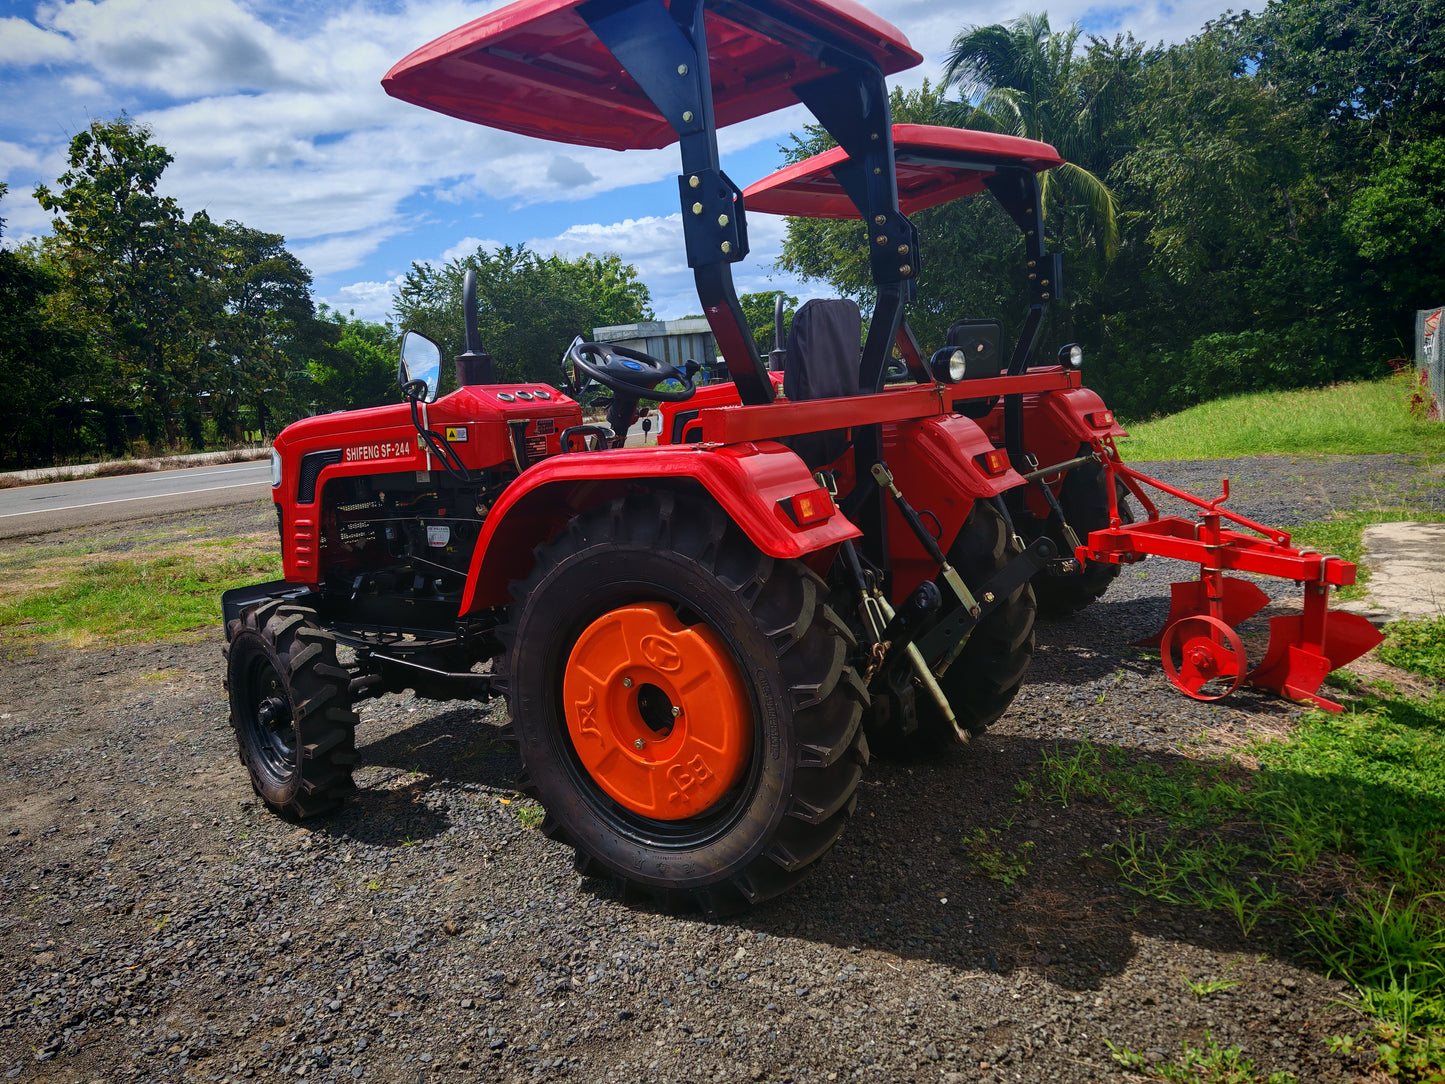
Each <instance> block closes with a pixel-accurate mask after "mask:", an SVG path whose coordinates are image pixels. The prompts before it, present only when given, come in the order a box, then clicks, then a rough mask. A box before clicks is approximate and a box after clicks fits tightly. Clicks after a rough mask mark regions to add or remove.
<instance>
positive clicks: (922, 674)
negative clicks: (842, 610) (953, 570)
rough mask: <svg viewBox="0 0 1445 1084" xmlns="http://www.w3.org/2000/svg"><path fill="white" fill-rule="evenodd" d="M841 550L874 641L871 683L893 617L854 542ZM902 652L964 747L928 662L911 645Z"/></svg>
mask: <svg viewBox="0 0 1445 1084" xmlns="http://www.w3.org/2000/svg"><path fill="white" fill-rule="evenodd" d="M840 549H841V550H842V553H843V561H844V563H845V564H846V565H847V566H848V572H849V575H851V576H852V577H853V581H854V585H855V586H856V587H857V589H858V597H859V604H858V612H859V614H860V615H861V616H862V618H863V622H864V624H865V625H866V626H867V629H868V635H869V636H870V637H871V639H872V640H873V647H874V652H875V656H874V657H875V660H876V662H875V665H874V667H872V668H870V671H869V675H868V676H869V679H870V680H871V679H872V676H873V672H874V671H876V669H877V664H878V663H881V662H882V660H883V656H885V655H886V653H887V650H888V644H887V643H886V641H884V640H883V632H884V630H885V629H886V628H887V627H888V623H889V622H890V621H892V620H893V618H894V617H895V616H896V614H895V613H894V610H893V607H892V606H890V605H889V604H888V600H887V599H886V598H884V597H883V592H882V591H880V590H878V585H877V584H876V583H874V582H873V580H872V577H870V576H869V575H867V574H866V573H865V572H864V571H863V564H862V562H861V561H859V559H858V548H857V547H856V546H855V545H853V540H852V539H848V540H846V541H844V542H843V544H842V546H841V547H840ZM880 649H881V650H880ZM905 650H906V652H907V654H908V662H909V665H910V666H912V668H913V676H914V677H915V678H917V679H918V683H919V684H920V685H922V686H923V687H924V689H926V690H927V691H928V695H929V696H931V697H932V698H933V702H934V704H936V705H937V706H938V710H939V712H940V713H941V714H942V715H943V717H944V718H945V719H947V720H948V725H949V726H951V727H953V732H954V733H955V734H957V735H958V740H959V741H961V742H963V743H965V744H967V742H968V739H969V733H968V731H967V730H966V729H965V728H963V727H962V726H960V725H959V723H958V717H957V716H956V715H954V714H953V707H952V705H950V704H949V702H948V697H947V695H945V694H944V691H943V687H942V686H941V685H939V684H938V679H937V678H935V677H934V676H933V671H931V670H930V669H929V668H928V661H927V660H926V659H925V658H924V657H923V652H921V651H919V650H918V645H917V644H915V643H913V642H911V641H910V642H909V644H908V646H907V648H906V649H905Z"/></svg>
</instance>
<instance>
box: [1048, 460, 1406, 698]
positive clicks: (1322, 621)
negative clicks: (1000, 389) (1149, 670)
mask: <svg viewBox="0 0 1445 1084" xmlns="http://www.w3.org/2000/svg"><path fill="white" fill-rule="evenodd" d="M1098 447H1099V459H1100V461H1101V462H1102V463H1103V465H1104V469H1105V471H1106V474H1107V477H1108V485H1107V492H1108V496H1109V526H1108V527H1107V528H1105V529H1103V530H1098V531H1092V532H1090V534H1089V537H1088V539H1087V540H1086V541H1084V542H1083V543H1082V544H1081V545H1080V546H1079V548H1078V550H1077V552H1076V556H1077V557H1078V559H1079V560H1080V561H1083V560H1085V559H1087V560H1093V561H1109V562H1113V563H1116V564H1125V563H1132V562H1135V561H1139V560H1141V559H1142V558H1144V557H1145V556H1154V557H1167V558H1171V559H1174V560H1178V561H1187V562H1191V563H1194V564H1198V565H1199V578H1198V579H1197V580H1187V581H1183V582H1179V583H1175V584H1173V585H1172V588H1171V599H1170V606H1169V616H1168V618H1167V619H1166V621H1165V625H1164V628H1163V629H1162V630H1161V631H1160V633H1159V634H1158V635H1156V636H1154V637H1151V638H1150V639H1148V640H1146V641H1144V642H1143V643H1144V645H1148V646H1159V648H1160V653H1161V658H1162V661H1163V663H1164V668H1165V671H1166V673H1167V674H1168V676H1169V680H1170V681H1171V682H1173V683H1174V685H1176V686H1177V687H1178V688H1179V689H1181V690H1182V691H1183V692H1185V693H1187V694H1188V695H1189V696H1192V697H1194V698H1195V699H1199V700H1215V699H1219V697H1220V696H1223V695H1226V694H1227V693H1228V692H1232V691H1233V689H1234V688H1236V687H1237V686H1238V685H1239V684H1240V682H1241V681H1247V682H1248V683H1249V684H1251V685H1254V686H1257V687H1259V688H1264V689H1269V690H1271V691H1273V692H1275V693H1277V694H1279V695H1281V696H1285V697H1288V698H1289V699H1292V700H1298V701H1305V702H1308V703H1311V704H1314V705H1315V706H1317V707H1320V708H1323V709H1325V710H1326V711H1332V712H1338V711H1340V710H1342V708H1341V705H1339V704H1337V703H1335V702H1334V701H1332V700H1329V699H1328V698H1326V697H1324V696H1321V695H1320V694H1319V691H1318V690H1319V688H1320V685H1321V683H1322V682H1323V681H1324V679H1325V677H1326V675H1328V674H1329V672H1330V671H1331V670H1333V669H1336V668H1337V667H1340V666H1344V665H1345V664H1347V663H1349V662H1351V661H1353V660H1354V659H1356V658H1358V657H1359V656H1361V655H1363V654H1364V653H1365V652H1366V651H1369V650H1370V649H1371V648H1372V647H1374V646H1375V645H1376V644H1378V643H1379V642H1380V641H1381V640H1382V639H1383V637H1382V635H1381V634H1380V632H1379V630H1377V629H1376V628H1375V627H1374V626H1373V625H1372V624H1371V623H1370V622H1369V621H1368V620H1367V619H1365V618H1364V617H1361V616H1359V615H1358V614H1351V613H1343V612H1340V611H1337V610H1336V611H1332V610H1330V608H1329V592H1330V588H1331V587H1348V586H1350V585H1352V584H1353V583H1354V582H1355V574H1356V571H1357V567H1356V565H1355V563H1354V562H1352V561H1347V560H1345V559H1344V558H1343V557H1339V556H1335V555H1326V554H1323V553H1319V552H1317V551H1314V550H1305V549H1299V548H1298V547H1295V546H1292V545H1291V544H1290V541H1291V539H1290V534H1289V532H1288V531H1283V530H1280V529H1278V528H1274V527H1269V526H1266V525H1265V524H1262V523H1258V522H1256V521H1255V520H1252V519H1249V518H1248V517H1246V516H1242V515H1239V514H1238V513H1236V512H1233V511H1230V510H1229V509H1226V508H1223V507H1221V506H1222V505H1223V503H1224V502H1225V501H1227V500H1228V499H1229V479H1227V478H1226V479H1224V482H1223V486H1222V492H1221V493H1220V495H1219V496H1218V497H1216V498H1214V499H1213V500H1205V499H1204V498H1202V497H1197V496H1195V495H1194V494H1192V493H1189V492H1187V491H1185V490H1182V489H1179V488H1177V487H1175V486H1172V485H1170V484H1169V483H1167V482H1164V481H1161V480H1160V479H1158V478H1153V477H1151V476H1149V475H1147V474H1145V473H1143V472H1142V471H1138V470H1135V469H1134V468H1132V467H1130V466H1127V465H1126V464H1125V463H1124V462H1122V460H1121V459H1120V458H1119V452H1118V450H1117V449H1116V448H1115V447H1114V442H1113V439H1112V438H1111V437H1107V436H1104V437H1101V438H1100V439H1099V441H1098ZM1116 479H1117V480H1118V482H1120V483H1122V485H1123V487H1124V488H1125V489H1127V490H1128V491H1129V492H1130V493H1131V494H1133V495H1134V497H1135V498H1136V499H1137V500H1138V501H1139V503H1140V505H1141V507H1142V508H1143V509H1144V511H1145V513H1146V516H1147V518H1146V519H1145V520H1143V521H1141V522H1138V523H1125V522H1123V521H1122V520H1121V519H1120V516H1119V504H1118V493H1117V490H1118V487H1117V486H1116V485H1115V484H1114V483H1115V480H1116ZM1146 487H1148V488H1152V489H1156V490H1158V491H1159V492H1161V493H1165V494H1168V495H1169V496H1171V497H1174V498H1176V499H1178V500H1181V501H1184V502H1185V503H1187V504H1191V505H1194V506H1195V507H1196V508H1198V509H1199V510H1200V511H1199V512H1198V514H1197V515H1196V517H1195V518H1194V519H1190V518H1188V517H1186V516H1163V515H1160V514H1159V509H1158V507H1157V506H1156V505H1155V504H1154V502H1153V501H1152V500H1151V499H1150V497H1149V493H1148V490H1147V489H1146ZM1226 522H1227V523H1229V524H1230V525H1231V526H1232V527H1240V528H1244V530H1245V531H1248V532H1252V533H1248V534H1246V533H1242V532H1241V531H1238V530H1233V529H1230V528H1228V527H1226V526H1225V523H1226ZM1227 572H1242V573H1247V574H1251V575H1257V576H1272V577H1276V578H1279V579H1286V580H1293V581H1295V582H1296V583H1299V584H1301V585H1303V589H1304V601H1303V608H1302V610H1301V612H1300V613H1298V614H1290V615H1285V616H1279V617H1272V618H1271V619H1270V638H1269V645H1268V647H1267V649H1266V651H1265V656H1264V660H1263V661H1262V662H1261V663H1260V664H1259V665H1258V666H1256V667H1255V668H1254V669H1252V670H1251V669H1248V668H1247V666H1246V665H1245V658H1244V649H1243V646H1242V644H1241V643H1240V641H1239V639H1238V637H1237V636H1236V635H1234V633H1233V629H1234V627H1235V626H1237V625H1239V624H1240V623H1241V622H1243V621H1246V620H1248V619H1249V618H1251V617H1253V616H1254V615H1255V614H1256V613H1258V612H1259V611H1260V610H1261V609H1263V608H1264V607H1265V605H1267V604H1268V602H1269V597H1268V596H1267V595H1266V594H1265V593H1264V592H1263V591H1262V590H1260V588H1259V587H1258V586H1256V585H1255V584H1253V583H1251V582H1249V581H1248V580H1243V579H1239V578H1237V577H1234V576H1228V575H1226V573H1227ZM1218 682H1223V683H1225V684H1227V685H1228V688H1227V689H1225V691H1224V692H1223V693H1220V692H1217V691H1215V690H1216V689H1217V688H1218V685H1217V684H1216V683H1218Z"/></svg>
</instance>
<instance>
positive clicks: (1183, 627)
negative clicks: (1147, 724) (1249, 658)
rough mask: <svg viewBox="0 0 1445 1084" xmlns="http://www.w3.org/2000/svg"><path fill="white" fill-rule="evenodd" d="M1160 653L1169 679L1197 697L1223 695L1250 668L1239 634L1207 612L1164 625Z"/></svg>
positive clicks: (1208, 698) (1209, 697) (1235, 685)
mask: <svg viewBox="0 0 1445 1084" xmlns="http://www.w3.org/2000/svg"><path fill="white" fill-rule="evenodd" d="M1159 656H1160V658H1161V659H1162V660H1163V663H1164V672H1165V673H1166V674H1168V675H1169V680H1170V681H1171V682H1173V683H1174V685H1175V687H1176V688H1178V689H1180V690H1182V691H1183V692H1185V693H1187V694H1189V695H1190V696H1192V697H1194V699H1195V700H1220V699H1223V698H1224V697H1226V696H1228V695H1229V694H1230V693H1232V692H1234V690H1235V689H1237V688H1239V685H1240V682H1242V681H1243V680H1244V675H1245V672H1246V671H1247V670H1248V667H1247V666H1246V665H1245V658H1244V644H1242V643H1241V642H1240V640H1239V636H1238V635H1236V633H1235V631H1234V630H1233V629H1232V628H1230V627H1229V626H1228V625H1226V624H1225V623H1224V622H1223V621H1220V620H1219V619H1218V618H1215V617H1208V616H1205V615H1199V616H1196V617H1185V618H1181V619H1180V620H1178V621H1176V622H1174V623H1173V624H1172V625H1170V626H1169V627H1168V628H1167V629H1165V630H1164V638H1163V640H1162V642H1161V643H1160V647H1159Z"/></svg>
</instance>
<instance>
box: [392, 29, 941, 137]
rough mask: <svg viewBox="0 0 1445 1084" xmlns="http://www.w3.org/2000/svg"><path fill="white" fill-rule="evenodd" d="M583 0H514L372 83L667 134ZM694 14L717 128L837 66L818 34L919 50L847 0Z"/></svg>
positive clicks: (484, 108) (790, 100)
mask: <svg viewBox="0 0 1445 1084" xmlns="http://www.w3.org/2000/svg"><path fill="white" fill-rule="evenodd" d="M664 2H667V0H664ZM581 3H582V0H517V2H516V3H514V4H509V5H508V6H507V7H504V8H501V9H500V10H498V11H494V12H492V13H491V14H490V15H484V16H482V17H481V18H480V19H476V20H474V21H472V22H470V23H467V25H465V26H463V27H460V28H458V29H456V30H453V31H452V32H451V33H449V34H444V35H443V36H442V37H440V38H438V39H437V40H436V41H434V42H432V43H431V44H430V45H424V46H422V47H421V48H420V49H418V50H416V52H414V53H412V54H411V55H410V56H408V57H407V58H406V59H404V60H402V61H401V62H400V63H398V64H397V65H396V66H395V67H393V68H392V69H391V71H389V72H387V73H386V78H384V79H383V80H382V81H381V85H382V86H383V87H384V88H385V89H386V92H387V93H388V94H390V95H391V96H392V97H394V98H400V99H402V100H403V101H407V102H412V103H414V104H416V105H421V106H425V107H426V108H428V109H435V110H436V111H437V112H439V113H446V114H447V115H449V116H453V117H458V118H460V119H462V120H469V121H474V122H476V123H477V124H485V125H488V126H489V127H492V128H502V129H505V130H506V131H509V132H520V133H522V134H523V135H530V136H538V137H540V138H542V139H550V140H555V141H557V142H561V143H580V144H582V145H584V146H590V147H608V148H611V149H613V150H630V149H633V148H649V147H665V146H667V145H668V144H669V143H672V142H674V141H675V140H676V138H677V136H676V134H675V133H674V131H673V129H672V127H671V126H670V125H669V124H668V123H667V121H666V120H664V119H663V117H662V115H661V114H660V113H659V112H658V111H657V109H656V107H654V106H653V104H652V102H651V101H649V100H648V98H647V96H646V95H645V94H643V93H642V91H641V90H640V89H639V88H638V86H637V84H636V83H634V82H633V81H632V79H631V77H629V76H628V75H627V73H626V72H624V71H623V70H622V68H621V67H620V66H619V65H618V63H617V61H616V59H614V58H613V56H612V54H611V53H610V52H609V51H608V50H607V49H606V47H605V46H603V44H602V43H601V42H600V41H598V39H597V36H596V35H595V34H593V33H592V31H591V29H589V28H588V26H587V24H586V23H585V22H583V21H582V18H581V16H579V15H578V14H577V11H576V9H577V7H578V6H579V5H580V4H581ZM704 18H705V20H706V28H707V38H708V59H709V66H710V72H711V75H712V85H713V100H714V113H715V116H716V120H717V125H718V127H719V128H721V127H724V126H726V125H729V124H736V123H738V122H739V121H744V120H748V119H749V118H751V117H756V116H760V115H762V114H764V113H770V112H772V111H773V110H776V109H781V108H783V107H785V106H789V105H792V104H794V103H795V102H796V101H797V98H796V97H795V96H794V94H793V92H792V88H793V86H795V85H796V84H798V83H800V82H805V81H809V80H812V79H816V78H819V77H821V76H825V75H829V74H831V73H832V72H833V71H835V70H836V69H834V68H831V67H828V66H826V65H824V64H823V63H822V62H820V61H819V60H818V59H816V53H817V48H816V46H817V44H818V41H819V39H820V38H821V39H824V40H828V41H831V42H834V43H837V44H839V45H841V46H843V47H844V48H846V49H848V50H849V51H851V52H853V53H855V54H862V55H865V56H868V57H871V58H872V59H873V60H874V62H875V63H877V64H878V66H879V67H880V68H881V69H882V70H883V73H884V74H885V75H888V74H891V73H893V72H897V71H902V70H903V69H905V68H911V67H913V65H915V64H918V63H919V62H920V61H922V59H923V58H922V57H921V56H920V55H919V54H918V53H916V52H914V51H913V48H912V46H910V45H909V44H908V39H907V38H905V37H904V36H903V34H902V33H901V32H900V31H899V30H898V29H897V28H896V27H894V26H892V25H890V24H889V23H887V22H885V21H884V20H882V19H880V18H878V16H876V15H874V14H873V13H872V12H870V11H867V10H866V9H864V8H863V7H861V6H859V5H858V4H856V3H854V2H853V0H769V4H768V14H767V15H766V16H764V15H763V14H762V13H760V12H759V11H758V10H757V9H755V8H754V7H752V5H751V4H750V3H749V0H712V2H710V3H709V4H708V7H707V9H706V15H705V16H704ZM763 28H766V30H764V29H763Z"/></svg>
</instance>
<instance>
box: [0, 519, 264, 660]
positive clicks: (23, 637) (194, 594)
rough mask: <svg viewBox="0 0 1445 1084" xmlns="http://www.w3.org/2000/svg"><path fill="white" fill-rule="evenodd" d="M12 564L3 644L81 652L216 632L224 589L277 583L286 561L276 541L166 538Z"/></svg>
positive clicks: (2, 592) (3, 592) (0, 596)
mask: <svg viewBox="0 0 1445 1084" xmlns="http://www.w3.org/2000/svg"><path fill="white" fill-rule="evenodd" d="M140 552H143V553H144V556H139V555H138V553H140ZM3 566H4V571H5V574H6V583H5V585H4V587H3V589H0V642H3V643H4V644H5V646H7V647H15V646H23V645H25V644H30V643H34V642H37V641H61V642H64V643H67V644H70V645H72V646H79V645H84V644H91V643H97V642H99V643H133V642H137V641H143V640H145V641H149V640H173V639H184V638H186V637H188V636H191V635H194V634H195V633H196V632H197V631H199V630H202V629H207V630H209V629H213V628H214V627H215V626H217V625H219V624H220V621H221V609H220V607H221V592H223V591H227V590H230V589H231V588H233V587H241V586H244V585H246V584H249V583H255V582H257V581H259V580H265V579H274V578H276V577H278V576H279V575H280V566H281V560H280V555H279V554H278V553H277V549H276V540H275V536H274V535H273V534H258V535H251V536H245V537H241V538H229V539H209V540H203V541H194V540H184V539H180V540H171V541H157V542H155V543H153V544H150V545H147V546H145V547H144V549H143V550H136V551H132V552H129V553H126V552H104V551H102V552H85V551H84V550H83V548H82V549H80V550H78V551H77V550H73V549H72V550H64V551H61V550H49V551H41V552H40V553H39V554H37V555H35V556H29V555H26V554H24V553H23V552H19V551H17V552H16V553H12V554H9V555H7V557H6V559H5V560H4V561H3Z"/></svg>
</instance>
